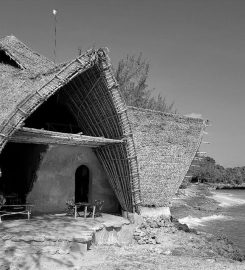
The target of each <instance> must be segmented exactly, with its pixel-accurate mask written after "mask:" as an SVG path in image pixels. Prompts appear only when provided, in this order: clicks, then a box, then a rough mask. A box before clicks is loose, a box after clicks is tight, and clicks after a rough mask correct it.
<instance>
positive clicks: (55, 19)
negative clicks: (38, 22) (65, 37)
mask: <svg viewBox="0 0 245 270" xmlns="http://www.w3.org/2000/svg"><path fill="white" fill-rule="evenodd" d="M56 14H57V10H56V9H53V15H54V62H55V63H56V24H57V18H56Z"/></svg>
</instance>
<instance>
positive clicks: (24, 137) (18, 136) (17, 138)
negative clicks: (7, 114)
mask: <svg viewBox="0 0 245 270" xmlns="http://www.w3.org/2000/svg"><path fill="white" fill-rule="evenodd" d="M9 141H10V142H15V143H30V144H53V145H57V144H63V145H80V146H87V147H100V146H104V145H109V144H115V143H123V140H115V139H107V138H104V137H93V136H85V135H80V134H70V133H61V132H54V131H49V130H43V129H34V128H26V127H23V128H21V129H19V130H18V131H16V132H15V133H14V134H13V136H12V137H11V138H10V139H9Z"/></svg>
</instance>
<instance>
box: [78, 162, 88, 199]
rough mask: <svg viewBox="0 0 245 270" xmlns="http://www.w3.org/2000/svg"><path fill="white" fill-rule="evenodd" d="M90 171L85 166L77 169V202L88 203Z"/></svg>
mask: <svg viewBox="0 0 245 270" xmlns="http://www.w3.org/2000/svg"><path fill="white" fill-rule="evenodd" d="M88 196H89V169H88V167H87V166H85V165H81V166H80V167H78V168H77V170H76V173H75V202H76V203H78V202H88Z"/></svg>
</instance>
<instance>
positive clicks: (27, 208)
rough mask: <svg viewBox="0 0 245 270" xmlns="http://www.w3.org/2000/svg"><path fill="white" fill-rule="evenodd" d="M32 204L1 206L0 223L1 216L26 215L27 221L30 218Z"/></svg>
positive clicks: (0, 220)
mask: <svg viewBox="0 0 245 270" xmlns="http://www.w3.org/2000/svg"><path fill="white" fill-rule="evenodd" d="M32 207H33V205H32V204H3V205H1V206H0V222H2V217H3V216H11V215H27V218H28V220H29V219H30V217H31V208H32Z"/></svg>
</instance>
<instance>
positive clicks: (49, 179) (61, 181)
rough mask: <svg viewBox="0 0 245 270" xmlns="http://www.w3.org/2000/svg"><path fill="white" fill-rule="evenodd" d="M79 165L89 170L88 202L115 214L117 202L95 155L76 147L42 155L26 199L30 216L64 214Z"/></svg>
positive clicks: (55, 148)
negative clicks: (101, 204) (96, 202)
mask: <svg viewBox="0 0 245 270" xmlns="http://www.w3.org/2000/svg"><path fill="white" fill-rule="evenodd" d="M80 165H86V166H87V167H88V168H89V173H90V179H89V181H90V184H89V185H90V186H89V190H90V191H89V201H90V202H93V201H94V200H103V201H104V206H103V211H104V212H109V213H114V212H118V210H119V204H118V200H117V199H116V197H115V195H114V192H113V190H112V189H111V187H110V185H109V183H108V181H107V177H106V175H105V172H104V170H103V168H102V166H101V165H100V163H99V161H98V159H97V157H96V155H95V154H94V152H93V151H92V149H91V148H88V147H78V146H50V147H49V149H48V150H47V152H46V153H45V154H44V156H43V159H42V161H41V163H40V166H39V168H38V170H37V178H36V181H35V182H34V184H33V189H32V190H31V192H30V193H29V194H28V196H27V201H28V202H29V203H32V204H34V205H35V207H34V209H33V210H34V212H36V213H60V212H65V209H66V201H67V200H68V199H71V198H72V197H74V196H75V172H76V169H77V168H78V167H79V166H80Z"/></svg>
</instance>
